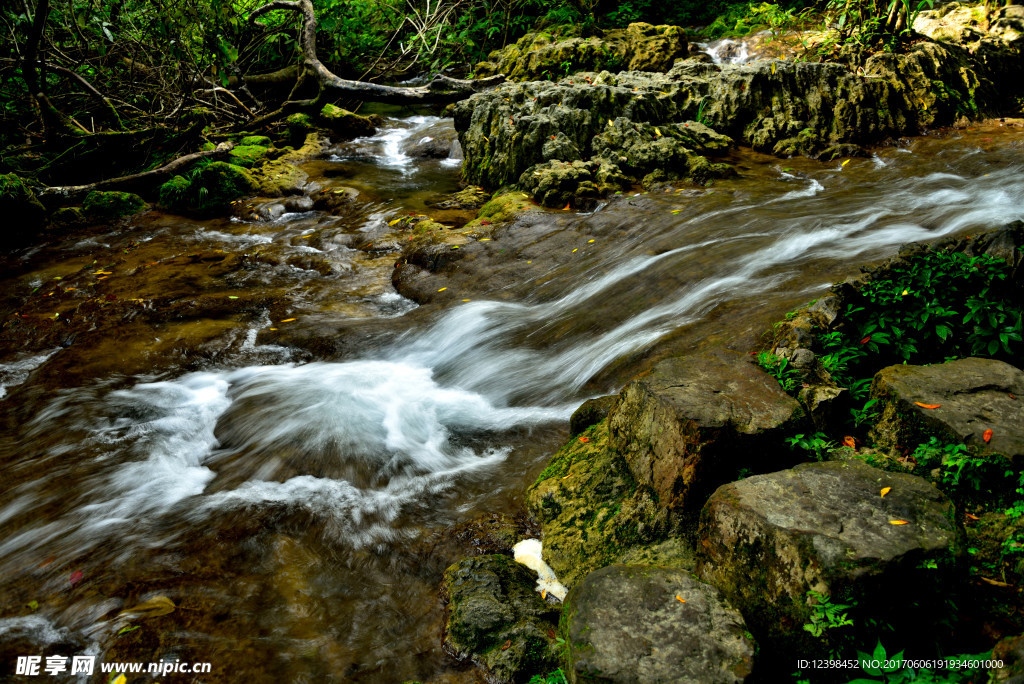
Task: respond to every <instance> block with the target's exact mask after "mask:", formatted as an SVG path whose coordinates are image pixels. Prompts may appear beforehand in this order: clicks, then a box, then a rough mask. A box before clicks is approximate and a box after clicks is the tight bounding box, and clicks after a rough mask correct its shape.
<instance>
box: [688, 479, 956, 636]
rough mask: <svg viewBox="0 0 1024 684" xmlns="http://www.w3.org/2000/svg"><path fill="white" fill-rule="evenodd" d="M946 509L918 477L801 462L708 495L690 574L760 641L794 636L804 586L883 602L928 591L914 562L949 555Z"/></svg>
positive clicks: (803, 612)
mask: <svg viewBox="0 0 1024 684" xmlns="http://www.w3.org/2000/svg"><path fill="white" fill-rule="evenodd" d="M886 487H888V488H890V489H889V490H888V491H887V492H886V495H885V496H882V495H881V492H882V490H883V488H886ZM952 516H953V505H952V503H951V502H950V501H949V499H948V498H947V497H946V496H945V495H944V494H942V493H941V492H939V490H938V489H936V488H935V487H934V486H932V485H931V484H930V483H928V482H927V481H925V480H923V479H921V478H918V477H914V476H912V475H906V474H902V473H890V472H886V471H883V470H879V469H877V468H872V467H871V466H868V465H866V464H865V463H863V462H861V461H857V460H849V461H842V462H828V463H807V464H802V465H799V466H797V467H795V468H793V469H791V470H783V471H780V472H777V473H770V474H767V475H757V476H753V477H749V478H746V479H744V480H740V481H738V482H732V483H730V484H727V485H724V486H722V487H720V488H719V489H718V490H717V491H716V492H715V493H714V494H713V495H712V497H711V498H710V499H709V500H708V502H707V504H706V505H705V506H704V509H703V510H702V511H701V518H700V529H699V537H700V546H699V547H698V551H699V555H698V565H697V574H698V576H699V577H700V578H701V579H703V580H704V581H707V582H710V583H712V584H714V585H715V586H717V587H718V588H719V589H721V590H722V592H723V593H724V594H725V595H726V597H728V599H729V600H730V602H731V603H732V604H733V605H735V606H736V607H737V608H739V609H740V610H741V611H742V612H743V614H744V615H745V616H746V617H747V620H748V622H749V623H750V624H751V629H752V630H753V631H754V634H755V635H756V636H757V637H758V639H761V638H762V637H764V638H767V639H770V640H773V641H774V640H777V639H779V638H786V637H788V638H794V637H799V636H800V634H801V625H803V624H804V623H805V622H808V616H809V609H808V607H807V603H806V601H805V595H806V594H807V592H810V591H815V592H818V593H819V594H824V595H828V596H831V597H832V599H833V601H835V602H840V601H842V602H846V599H851V598H852V599H853V600H858V601H861V602H863V603H865V604H871V603H872V601H873V605H886V603H885V601H886V600H888V599H887V598H885V596H886V592H890V593H891V592H893V591H896V592H897V593H899V594H900V595H901V596H903V597H905V596H906V595H909V594H913V593H914V592H915V591H926V590H925V589H924V588H923V587H931V585H930V584H929V583H928V582H927V581H926V579H927V575H926V574H924V573H925V571H922V570H920V569H919V568H918V563H920V562H921V561H924V560H927V559H944V560H949V559H950V558H951V555H952V551H951V547H952V545H953V543H954V542H955V540H956V532H955V529H954V526H953V522H952ZM894 587H898V588H899V589H896V590H894V589H893V588H894ZM928 590H931V589H928Z"/></svg>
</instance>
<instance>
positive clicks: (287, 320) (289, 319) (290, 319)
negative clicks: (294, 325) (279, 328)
mask: <svg viewBox="0 0 1024 684" xmlns="http://www.w3.org/2000/svg"><path fill="white" fill-rule="evenodd" d="M294 320H295V319H294V318H286V319H284V320H283V321H281V322H282V323H291V322H292V321H294Z"/></svg>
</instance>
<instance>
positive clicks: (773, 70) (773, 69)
mask: <svg viewBox="0 0 1024 684" xmlns="http://www.w3.org/2000/svg"><path fill="white" fill-rule="evenodd" d="M772 73H773V74H774V73H775V62H772Z"/></svg>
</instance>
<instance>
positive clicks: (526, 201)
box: [466, 191, 540, 229]
mask: <svg viewBox="0 0 1024 684" xmlns="http://www.w3.org/2000/svg"><path fill="white" fill-rule="evenodd" d="M539 210H540V208H539V207H537V206H536V205H535V204H534V203H533V201H532V199H531V198H530V196H529V195H528V194H526V193H525V192H518V191H509V192H503V193H498V194H496V195H495V196H494V197H492V198H491V199H490V200H488V201H487V203H486V204H484V205H483V206H482V207H480V212H479V213H478V214H477V215H476V218H475V219H473V220H472V221H470V222H469V223H467V224H466V228H467V229H484V228H490V229H493V228H494V227H495V226H500V225H503V224H506V223H509V222H511V221H512V220H514V219H515V218H516V216H518V215H519V214H521V213H523V212H528V211H539Z"/></svg>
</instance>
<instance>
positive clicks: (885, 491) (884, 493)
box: [882, 487, 892, 496]
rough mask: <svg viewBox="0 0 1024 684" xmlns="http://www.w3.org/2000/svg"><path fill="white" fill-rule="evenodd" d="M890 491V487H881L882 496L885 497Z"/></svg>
mask: <svg viewBox="0 0 1024 684" xmlns="http://www.w3.org/2000/svg"><path fill="white" fill-rule="evenodd" d="M890 491H892V487H882V496H885V495H886V494H888V493H889V492H890Z"/></svg>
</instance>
